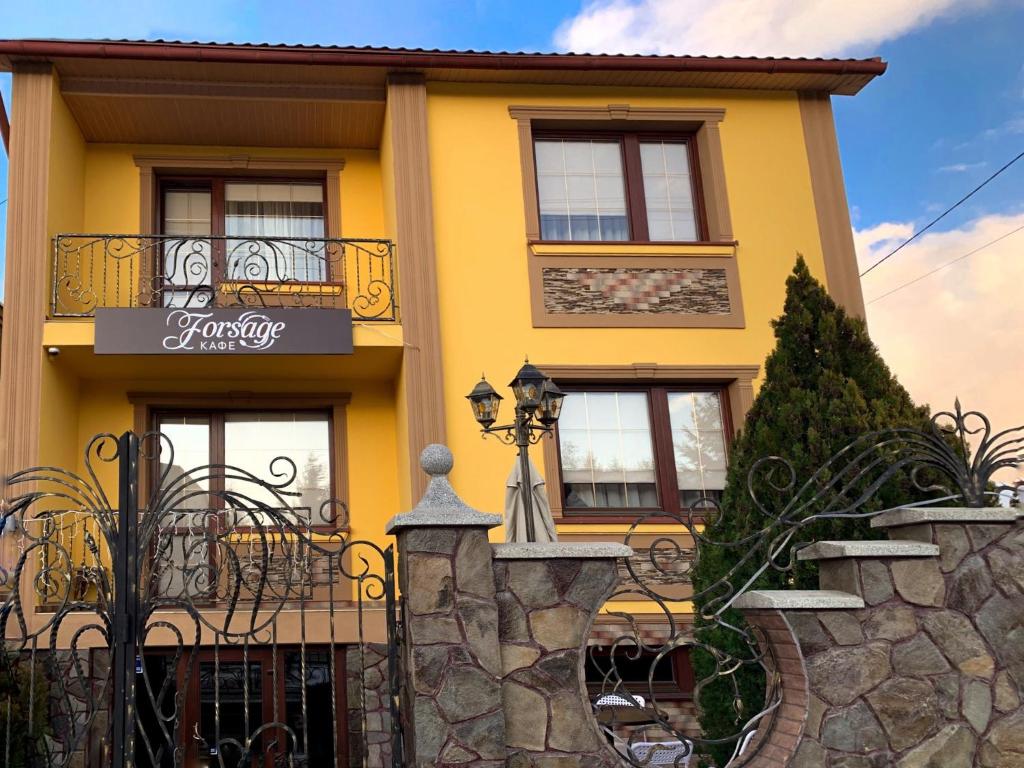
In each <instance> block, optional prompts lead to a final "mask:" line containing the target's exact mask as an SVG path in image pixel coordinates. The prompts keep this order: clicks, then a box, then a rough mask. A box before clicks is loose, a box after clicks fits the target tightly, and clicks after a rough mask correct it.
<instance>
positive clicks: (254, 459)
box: [153, 410, 336, 527]
mask: <svg viewBox="0 0 1024 768" xmlns="http://www.w3.org/2000/svg"><path fill="white" fill-rule="evenodd" d="M153 426H154V428H155V429H156V430H158V431H159V432H161V433H163V434H164V435H166V436H167V437H168V439H169V440H170V442H171V445H172V446H173V448H174V453H173V458H171V457H170V454H169V452H166V447H165V446H161V451H162V453H163V455H161V457H160V461H161V466H160V470H161V473H163V472H168V477H167V479H166V480H165V481H164V482H165V485H166V484H169V483H172V482H174V480H175V478H177V477H180V476H181V475H182V474H183V473H186V472H189V471H191V470H192V469H194V468H196V467H202V466H206V465H209V464H215V465H217V464H226V465H228V466H231V467H238V468H239V469H242V470H244V471H245V472H248V473H251V474H252V475H254V476H255V477H257V478H259V479H262V480H265V481H267V482H268V483H280V482H281V480H282V478H283V477H287V476H288V475H290V474H292V471H293V470H292V468H291V467H290V466H285V465H283V464H282V462H280V461H277V460H278V459H279V458H280V457H283V458H284V459H286V460H290V461H291V462H293V463H294V465H295V466H294V472H295V476H296V477H295V483H294V486H293V487H288V488H285V489H283V490H285V491H287V492H289V493H297V494H299V495H298V496H294V497H293V496H287V495H286V496H284V500H285V501H286V502H288V504H289V506H291V507H292V508H293V510H294V511H295V513H296V514H297V516H298V517H299V518H300V519H301V521H302V522H304V523H312V524H314V525H315V524H316V523H317V522H318V521H321V520H323V518H324V515H325V514H327V515H329V514H330V511H329V510H326V508H325V507H324V504H325V503H327V502H328V501H329V500H330V499H332V498H334V497H335V495H336V494H335V489H334V476H335V472H334V462H335V458H334V451H333V449H332V446H333V443H334V441H333V439H332V431H333V428H334V427H333V422H332V418H331V414H330V413H329V412H328V411H324V410H308V411H307V410H299V411H294V410H288V411H284V410H280V411H275V410H244V411H229V410H161V411H157V412H156V413H155V414H154V424H153ZM215 474H217V475H221V474H225V475H227V476H228V477H229V478H230V475H231V474H233V473H232V472H226V473H215ZM213 482H216V483H220V484H225V483H226V485H225V487H223V488H221V487H216V488H211V487H210V485H209V483H210V481H205V480H204V481H203V482H202V483H200V484H199V486H198V488H197V490H202V491H210V492H211V493H199V494H197V495H195V496H193V497H192V498H186V499H185V500H184V501H183V502H182V509H189V508H190V507H188V505H189V504H192V505H193V507H194V508H196V509H205V508H208V507H209V506H211V503H213V502H215V501H217V500H218V498H219V497H218V496H217V495H216V494H217V493H218V492H221V491H232V490H236V491H238V492H239V494H240V495H241V496H244V497H245V498H246V499H251V500H253V501H255V502H258V503H260V504H265V505H267V506H269V507H272V508H279V507H280V506H281V499H279V498H278V497H277V496H275V495H274V494H273V493H272V492H271V491H269V490H267V489H263V488H260V486H259V485H256V484H254V483H252V482H249V481H244V480H238V481H237V482H236V485H237V487H234V488H233V487H232V486H231V482H232V481H231V480H230V479H227V480H224V479H223V478H221V477H219V476H218V477H216V478H214V479H213ZM186 497H187V494H186ZM239 506H242V505H239ZM323 510H326V512H325V511H323ZM236 514H240V513H236ZM249 517H251V520H252V523H253V524H258V523H259V521H260V520H261V517H260V513H259V512H258V511H255V510H254V511H252V512H251V513H249ZM232 522H233V524H236V525H239V526H242V527H244V526H246V524H247V523H246V521H245V520H242V519H240V520H236V521H232Z"/></svg>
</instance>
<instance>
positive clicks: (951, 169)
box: [938, 160, 988, 173]
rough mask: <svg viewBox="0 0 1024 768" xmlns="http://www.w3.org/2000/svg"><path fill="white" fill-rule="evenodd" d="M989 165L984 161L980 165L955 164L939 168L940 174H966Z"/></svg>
mask: <svg viewBox="0 0 1024 768" xmlns="http://www.w3.org/2000/svg"><path fill="white" fill-rule="evenodd" d="M986 165H988V163H987V162H986V161H984V160H982V161H981V162H980V163H953V164H952V165H944V166H942V167H941V168H939V169H938V170H939V173H966V172H967V171H976V170H978V169H979V168H984V167H985V166H986Z"/></svg>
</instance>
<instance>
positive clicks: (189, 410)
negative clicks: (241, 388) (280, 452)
mask: <svg viewBox="0 0 1024 768" xmlns="http://www.w3.org/2000/svg"><path fill="white" fill-rule="evenodd" d="M246 412H249V413H319V414H323V415H324V416H326V418H327V444H328V468H327V477H328V481H329V486H328V494H329V495H328V498H329V499H337V498H338V488H337V474H338V464H337V448H336V446H337V439H336V435H335V423H334V422H335V419H334V413H333V409H332V408H330V407H326V406H324V407H316V406H310V407H299V408H288V407H257V406H252V407H245V406H240V407H207V408H203V407H194V406H188V405H185V406H182V407H174V406H170V407H167V406H161V407H156V408H153V409H151V411H150V414H149V421H150V429H152V430H153V431H157V432H158V431H159V429H160V418H161V417H162V416H175V417H207V418H209V423H210V446H209V447H210V463H211V464H214V465H223V464H227V462H226V460H225V459H226V457H225V446H224V423H225V416H226V415H227V414H229V413H232V414H233V413H246ZM150 472H152V473H153V474H152V476H153V477H156V476H158V475H157V473H158V472H159V457H158V456H154V457H153V459H152V467H151V468H150ZM222 485H223V478H218V477H214V478H212V480H211V488H210V489H211V491H213V492H216V491H222V490H223V487H222ZM316 512H317V510H310V519H311V520H314V519H315V515H316ZM236 528H237V529H238V530H240V531H244V530H246V529H247V526H242V525H240V526H236ZM310 530H311V531H313V532H317V531H327V530H333V526H329V525H312V526H310Z"/></svg>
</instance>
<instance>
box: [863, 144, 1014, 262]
mask: <svg viewBox="0 0 1024 768" xmlns="http://www.w3.org/2000/svg"><path fill="white" fill-rule="evenodd" d="M1022 157H1024V152H1021V153H1020V154H1019V155H1017V156H1016V157H1015V158H1013V160H1011V161H1010V162H1008V163H1007V164H1006V165H1004V166H1003V167H1002V168H1000V169H999V170H998V171H996V172H995V173H993V174H992V175H991V176H989V177H988V178H987V179H985V180H984V181H983V182H981V184H979V185H978V186H976V187H975V188H974V189H972V190H971V191H970V192H968V193H967V194H966V195H964V196H963V197H961V198H960V199H959V200H957V201H956V202H955V203H953V204H952V205H951V206H949V208H947V209H946V210H944V211H943V212H942V213H940V214H939V215H938V216H936V217H935V218H934V219H932V220H931V221H929V222H928V224H926V225H925V226H924V227H922V228H921V229H919V230H917V232H915V233H914V234H912V235H911V236H910V237H908V238H907V239H906V240H904V241H903V242H902V243H900V244H899V245H898V246H896V247H895V248H893V249H892V250H891V251H889V252H888V253H887V254H885V256H883V257H882V258H880V259H879V260H878V261H876V262H875V263H874V264H872V265H871V266H870V267H868V268H867V269H865V270H864V271H863V272H861V273H860V276H861V277H864V275H866V274H867V273H868V272H870V271H871V270H873V269H874V268H875V267H877V266H878V265H879V264H881V263H882V262H884V261H886V260H888V259H890V258H891V257H893V256H895V255H896V254H897V253H899V252H900V251H901V250H903V248H904V247H905V246H907V245H910V243H912V242H913V241H914V240H916V239H917V238H918V237H920V236H921V235H923V234H924V233H925V232H927V231H928V230H929V229H931V228H932V227H933V226H935V225H936V224H938V223H939V222H940V221H942V220H943V219H944V218H945V217H946V216H947V215H948V214H950V213H952V212H953V211H955V210H956V209H957V208H959V207H960V206H961V205H962V204H964V203H965V202H967V201H968V200H970V199H971V198H972V197H973V196H974V194H975V193H976V192H978V190H980V189H981V188H982V187H984V186H985V185H986V184H988V183H989V182H990V181H992V179H994V178H995V177H996V176H998V175H999V174H1001V173H1002V172H1003V171H1005V170H1006V169H1007V168H1009V167H1010V166H1011V165H1013V164H1014V163H1016V162H1017V161H1018V160H1020V159H1021V158H1022Z"/></svg>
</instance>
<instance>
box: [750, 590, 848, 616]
mask: <svg viewBox="0 0 1024 768" xmlns="http://www.w3.org/2000/svg"><path fill="white" fill-rule="evenodd" d="M733 607H734V608H745V609H757V608H762V609H764V608H775V609H778V610H798V609H807V610H814V611H827V610H830V609H833V610H842V611H851V610H853V611H855V610H859V609H861V608H863V607H864V598H862V597H861V596H860V595H853V594H850V593H849V592H839V591H838V590H834V589H754V590H751V591H750V592H745V593H743V594H742V595H740V596H739V597H737V598H736V602H734V603H733Z"/></svg>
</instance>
